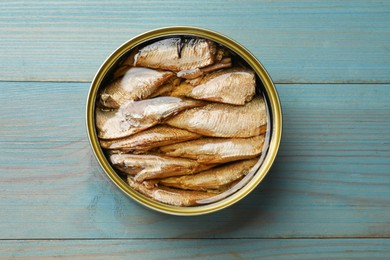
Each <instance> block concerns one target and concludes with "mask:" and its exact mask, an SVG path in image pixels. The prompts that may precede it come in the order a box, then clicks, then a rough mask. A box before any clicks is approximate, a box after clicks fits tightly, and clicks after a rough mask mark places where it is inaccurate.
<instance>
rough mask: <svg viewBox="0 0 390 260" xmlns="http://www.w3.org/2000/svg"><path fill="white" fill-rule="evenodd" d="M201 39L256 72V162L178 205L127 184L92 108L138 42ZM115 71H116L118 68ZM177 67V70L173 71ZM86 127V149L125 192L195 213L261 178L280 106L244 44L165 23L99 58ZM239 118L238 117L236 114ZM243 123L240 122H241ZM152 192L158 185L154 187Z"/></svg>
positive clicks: (277, 132)
mask: <svg viewBox="0 0 390 260" xmlns="http://www.w3.org/2000/svg"><path fill="white" fill-rule="evenodd" d="M176 38H178V39H204V40H207V41H209V42H213V43H214V44H216V46H221V47H223V48H224V49H225V51H226V50H227V51H228V52H229V54H231V59H232V60H233V63H236V64H240V65H244V66H245V67H246V68H248V69H250V70H252V71H253V72H254V75H255V77H256V79H255V80H256V86H255V87H256V95H259V96H261V97H262V98H263V99H264V100H265V109H266V116H267V118H266V122H267V123H266V130H265V131H264V133H263V134H264V141H263V144H262V151H261V153H260V154H259V156H258V160H257V162H256V164H255V165H254V166H253V167H252V168H251V170H249V171H247V172H245V176H243V177H242V178H241V179H240V180H237V181H236V182H235V183H234V185H231V186H230V187H229V189H226V190H224V191H221V192H216V193H215V195H213V196H211V197H209V198H204V199H199V200H198V201H197V202H196V205H191V206H180V205H170V204H167V203H162V202H161V201H157V200H156V199H154V198H153V197H151V196H150V194H144V193H142V192H140V191H139V190H138V191H137V190H136V189H134V188H132V187H130V186H129V184H128V183H127V181H126V177H124V175H123V172H120V171H118V169H117V168H116V167H113V165H112V163H111V161H110V154H111V152H107V150H105V149H103V148H102V146H101V139H99V138H100V136H99V129H98V128H97V125H96V124H97V122H96V113H97V109H99V108H98V106H99V104H98V103H99V98H100V97H99V95H100V94H101V91H102V89H103V88H104V87H105V86H106V85H107V84H108V83H109V82H110V81H112V79H113V78H114V77H115V74H116V73H120V70H121V69H122V68H123V67H124V66H122V65H123V64H124V63H125V62H127V60H128V59H129V56H131V55H132V53H134V52H135V51H138V50H139V49H140V48H143V47H145V46H148V45H151V44H153V43H156V42H158V41H160V40H164V39H176ZM181 47H183V46H180V44H178V56H179V58H180V48H181ZM118 71H119V72H118ZM175 73H177V72H175ZM86 113H87V114H86V121H87V131H88V137H89V141H90V144H91V146H92V150H93V152H94V154H95V156H96V158H97V160H98V162H99V164H100V165H101V167H102V168H103V170H104V172H105V173H106V174H107V176H108V177H109V178H110V179H111V180H112V182H114V183H115V185H116V186H117V187H118V188H119V189H121V190H122V191H123V192H124V193H125V194H126V195H128V196H129V197H131V198H132V199H134V200H135V201H137V202H139V203H140V204H142V205H144V206H146V207H148V208H150V209H153V210H156V211H159V212H163V213H168V214H172V215H183V216H190V215H200V214H206V213H211V212H215V211H218V210H221V209H223V208H226V207H228V206H230V205H232V204H234V203H236V202H238V201H239V200H241V199H242V198H244V197H245V196H246V195H247V194H249V193H250V192H251V191H252V190H253V189H255V187H256V186H257V185H258V184H259V183H260V182H261V181H262V180H263V179H264V177H265V176H266V174H267V173H268V171H269V170H270V168H271V166H272V164H273V162H274V160H275V157H276V155H277V152H278V149H279V145H280V141H281V134H282V112H281V105H280V101H279V98H278V95H277V92H276V89H275V86H274V84H273V82H272V80H271V78H270V76H269V75H268V73H267V71H266V70H265V68H264V67H263V66H262V64H261V63H260V62H259V61H258V60H257V59H256V57H255V56H254V55H252V54H251V53H250V52H249V51H248V50H247V49H246V48H245V47H243V46H242V45H240V44H239V43H237V42H235V41H234V40H232V39H230V38H228V37H226V36H224V35H222V34H219V33H217V32H214V31H210V30H206V29H202V28H195V27H167V28H160V29H156V30H152V31H149V32H146V33H143V34H140V35H138V36H136V37H134V38H133V39H131V40H129V41H128V42H126V43H124V44H123V45H122V46H120V47H119V48H118V49H117V50H115V51H114V52H113V53H112V54H111V55H110V56H109V57H108V58H107V59H106V61H105V62H104V63H103V65H102V66H101V68H100V69H99V71H98V72H97V74H96V76H95V78H94V79H93V81H92V84H91V87H90V91H89V94H88V99H87V108H86ZM237 120H238V121H239V120H240V118H237ZM243 124H245V122H243ZM157 193H158V191H157Z"/></svg>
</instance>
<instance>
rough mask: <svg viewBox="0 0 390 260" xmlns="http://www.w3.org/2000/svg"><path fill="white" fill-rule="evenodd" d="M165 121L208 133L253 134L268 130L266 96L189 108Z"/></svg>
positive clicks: (247, 135) (227, 134)
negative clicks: (235, 103) (232, 103)
mask: <svg viewBox="0 0 390 260" xmlns="http://www.w3.org/2000/svg"><path fill="white" fill-rule="evenodd" d="M165 123H167V124H169V125H171V126H174V127H177V128H182V129H186V130H188V131H191V132H194V133H198V134H201V135H205V136H214V137H251V136H256V135H260V134H262V133H264V132H265V131H266V124H267V112H266V107H265V102H264V99H263V98H262V97H255V98H254V99H252V101H250V102H248V103H246V104H245V105H243V106H235V105H228V104H220V103H210V104H208V105H205V106H203V107H199V108H193V109H188V110H186V111H184V112H182V113H180V114H178V115H176V116H175V117H173V118H170V119H169V120H167V121H166V122H165Z"/></svg>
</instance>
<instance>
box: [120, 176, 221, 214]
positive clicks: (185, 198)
mask: <svg viewBox="0 0 390 260" xmlns="http://www.w3.org/2000/svg"><path fill="white" fill-rule="evenodd" d="M127 182H128V184H129V186H130V187H131V188H133V189H134V190H136V191H138V192H140V193H142V194H144V195H145V196H147V197H149V198H152V199H154V200H156V201H159V202H162V203H165V204H169V205H173V206H180V207H188V206H196V205H197V201H198V200H202V199H208V198H211V197H213V196H215V195H216V194H215V193H209V192H202V191H187V190H178V189H172V188H168V187H163V186H159V187H151V188H150V187H146V186H145V185H143V183H139V182H137V181H135V180H133V179H132V177H127Z"/></svg>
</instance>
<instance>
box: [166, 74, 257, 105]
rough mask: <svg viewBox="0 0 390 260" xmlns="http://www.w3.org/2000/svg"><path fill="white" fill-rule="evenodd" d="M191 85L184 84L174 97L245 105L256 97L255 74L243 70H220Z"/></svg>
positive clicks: (173, 93) (188, 82)
mask: <svg viewBox="0 0 390 260" xmlns="http://www.w3.org/2000/svg"><path fill="white" fill-rule="evenodd" d="M191 83H192V81H185V82H183V83H182V84H181V85H179V86H178V87H177V89H176V90H175V91H173V92H172V96H187V97H191V98H195V99H203V100H208V101H214V102H221V103H227V104H233V105H244V104H245V103H246V102H248V101H250V100H251V99H252V98H253V96H254V95H255V86H256V80H255V74H254V72H253V71H250V70H247V69H242V68H233V69H226V70H219V71H216V72H213V73H210V74H207V75H206V76H204V77H203V78H202V79H201V80H200V81H198V82H196V84H195V85H192V84H191Z"/></svg>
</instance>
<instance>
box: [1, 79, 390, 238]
mask: <svg viewBox="0 0 390 260" xmlns="http://www.w3.org/2000/svg"><path fill="white" fill-rule="evenodd" d="M277 89H278V91H279V94H280V98H281V101H282V104H283V113H284V122H285V124H284V136H283V141H282V145H281V149H280V154H279V156H278V158H277V160H276V163H275V165H274V167H273V168H272V170H271V172H270V173H269V175H268V176H267V178H266V179H265V181H264V182H263V183H261V184H260V185H259V187H258V188H257V189H256V190H255V191H254V192H253V193H252V194H250V195H249V196H248V197H246V198H245V199H244V200H242V201H240V202H239V203H238V204H236V205H234V206H233V207H231V208H228V209H226V210H223V211H221V212H217V213H215V214H210V215H205V216H199V217H189V218H178V217H174V216H166V215H162V214H159V213H155V212H152V211H150V210H147V209H145V208H143V207H141V206H139V205H138V204H136V203H135V202H133V201H132V200H130V199H128V198H127V197H125V196H124V194H122V193H121V192H120V191H118V189H117V188H116V187H115V186H114V185H113V184H111V183H110V182H109V181H108V180H107V178H106V177H105V175H104V173H103V172H102V170H101V169H100V167H99V165H98V164H97V162H96V160H95V159H94V157H93V154H92V151H91V149H90V147H89V144H88V142H87V137H86V131H85V123H84V119H85V118H84V114H85V113H84V110H85V107H84V100H85V99H86V94H87V91H88V84H87V83H53V82H47V83H44V82H34V83H28V82H1V83H0V90H1V93H2V95H1V96H0V102H1V104H2V106H3V111H2V113H1V114H0V125H1V126H2V127H1V128H0V136H1V139H0V150H1V152H2V156H1V157H0V175H1V178H0V190H1V191H2V192H1V194H0V207H1V211H0V230H1V232H0V239H63V238H83V239H84V238H278V237H295V238H302V237H306V238H310V237H317V238H326V237H356V236H357V237H389V236H390V225H389V224H390V222H389V220H390V208H389V207H388V205H390V190H389V189H388V187H389V185H390V172H389V168H390V160H389V158H390V153H389V152H390V142H389V140H390V117H389V115H388V113H389V111H390V109H389V108H390V102H389V101H390V100H389V99H390V93H389V92H390V86H389V85H381V84H372V85H370V84H367V85H365V84H352V85H348V84H341V85H337V84H335V85H329V84H325V85H322V84H314V85H310V84H296V85H291V84H287V85H283V84H279V85H277Z"/></svg>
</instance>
